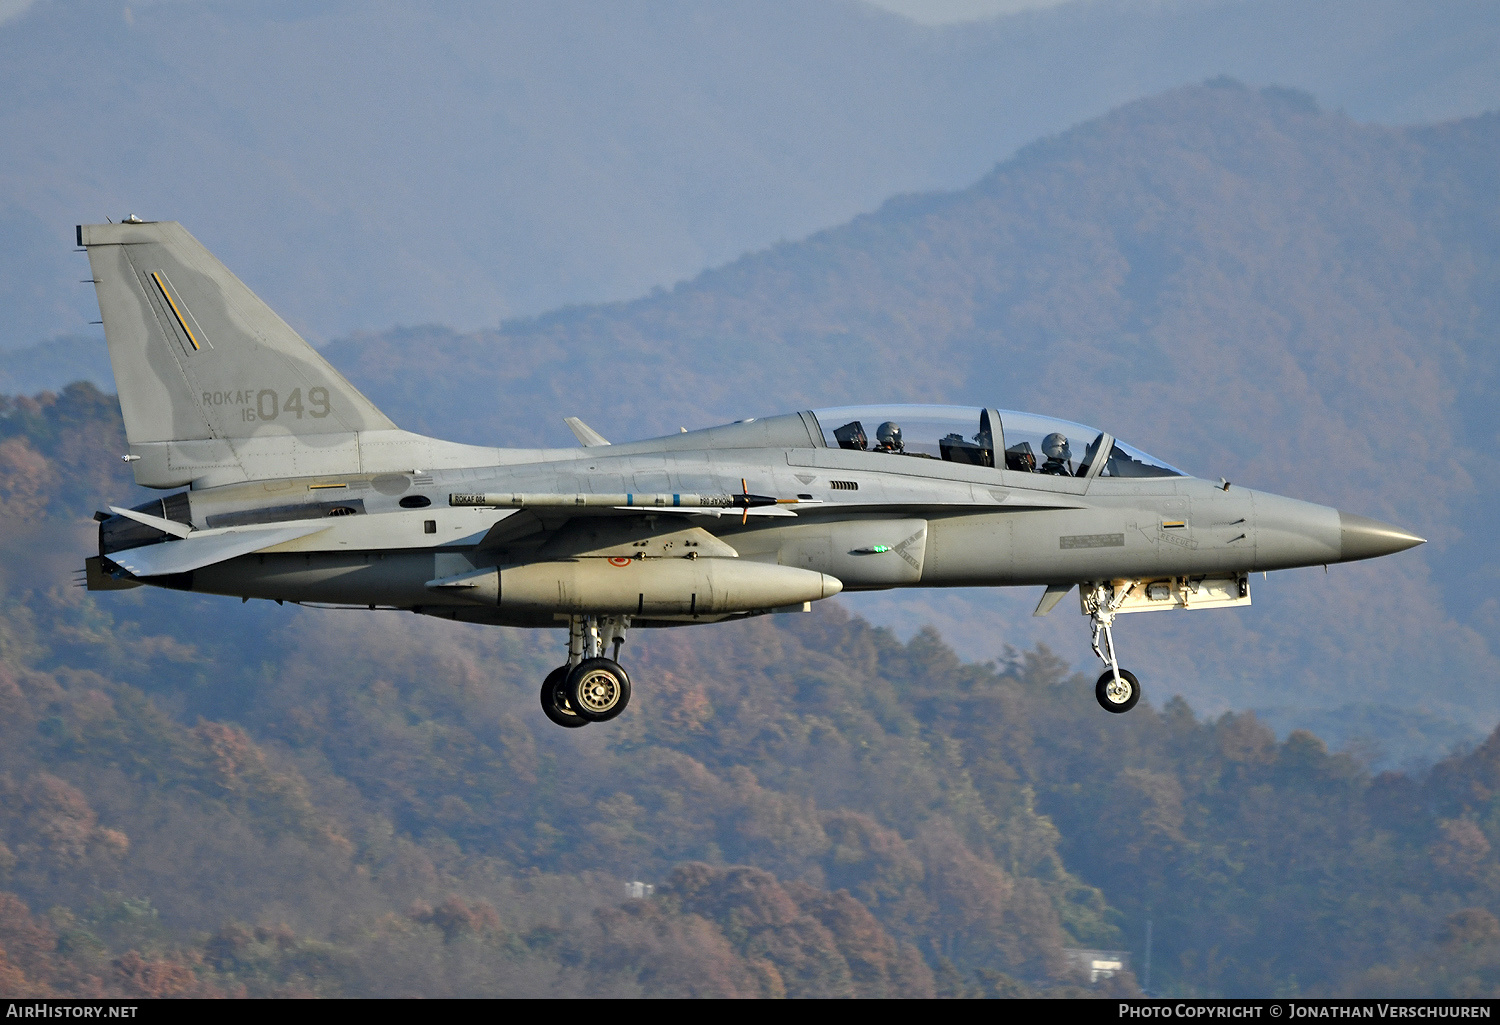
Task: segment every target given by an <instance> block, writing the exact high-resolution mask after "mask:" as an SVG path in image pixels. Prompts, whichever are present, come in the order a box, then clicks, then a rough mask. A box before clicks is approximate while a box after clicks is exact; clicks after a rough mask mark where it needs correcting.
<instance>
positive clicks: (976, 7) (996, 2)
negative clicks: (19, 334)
mask: <svg viewBox="0 0 1500 1025" xmlns="http://www.w3.org/2000/svg"><path fill="white" fill-rule="evenodd" d="M4 2H5V0H0V4H3V3H4ZM21 2H22V3H29V2H30V0H21ZM865 2H866V3H871V4H874V5H875V6H876V7H884V8H885V9H886V10H888V11H895V12H896V13H897V14H904V15H906V16H907V17H908V18H910V19H912V20H913V21H920V22H922V23H923V24H926V25H945V24H949V23H951V22H955V21H977V20H979V19H981V18H993V17H994V16H995V15H997V14H1014V13H1016V12H1017V11H1026V10H1031V9H1033V8H1037V7H1056V6H1057V5H1058V4H1062V3H1067V2H1068V0H865Z"/></svg>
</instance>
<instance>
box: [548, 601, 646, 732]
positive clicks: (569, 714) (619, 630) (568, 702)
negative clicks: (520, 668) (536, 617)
mask: <svg viewBox="0 0 1500 1025" xmlns="http://www.w3.org/2000/svg"><path fill="white" fill-rule="evenodd" d="M629 628H630V617H629V616H573V617H572V619H571V620H570V621H569V622H568V663H567V665H562V666H558V667H557V668H556V669H554V670H552V672H550V673H548V674H547V679H546V680H544V681H543V682H542V694H541V699H542V711H543V712H545V713H546V715H547V718H548V719H551V720H552V721H553V722H555V723H557V725H559V726H562V727H564V728H567V729H576V728H577V727H579V726H587V725H588V724H589V723H591V722H608V721H609V720H611V719H613V718H614V717H615V716H617V715H619V714H620V713H621V712H623V711H625V706H626V705H628V704H630V675H629V674H628V673H626V672H625V667H624V666H622V665H620V663H619V662H617V661H615V659H617V658H619V655H620V645H622V644H624V643H625V631H626V630H628V629H629ZM606 644H613V645H614V656H615V657H614V658H606V657H605V656H604V647H605V645H606Z"/></svg>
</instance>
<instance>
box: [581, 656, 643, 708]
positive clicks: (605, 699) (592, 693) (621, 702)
mask: <svg viewBox="0 0 1500 1025" xmlns="http://www.w3.org/2000/svg"><path fill="white" fill-rule="evenodd" d="M567 695H568V704H570V705H572V706H573V710H574V711H576V712H577V713H578V714H579V715H580V716H582V717H583V718H584V719H587V720H588V721H589V722H608V721H609V720H610V719H613V718H614V717H615V716H617V715H619V714H620V713H621V712H623V711H625V706H626V705H628V704H630V677H629V676H628V675H627V674H626V672H625V667H624V666H622V665H620V663H618V662H616V661H615V660H614V659H612V658H586V659H584V660H583V661H582V662H580V663H578V665H576V666H574V667H573V671H572V672H571V673H569V674H568V683H567Z"/></svg>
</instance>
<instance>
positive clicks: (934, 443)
mask: <svg viewBox="0 0 1500 1025" xmlns="http://www.w3.org/2000/svg"><path fill="white" fill-rule="evenodd" d="M813 415H814V416H815V417H817V419H818V426H819V428H821V430H822V432H823V442H824V444H826V445H827V446H828V447H829V448H846V449H855V450H858V451H865V452H881V453H885V454H887V455H894V456H905V457H907V458H912V459H936V460H942V461H945V462H950V463H965V464H968V465H970V466H997V465H999V462H1000V460H1002V459H1003V465H1004V466H1005V468H1006V469H1008V470H1013V471H1018V472H1022V473H1037V474H1046V475H1051V476H1057V477H1089V476H1096V475H1097V476H1101V477H1185V476H1187V474H1185V473H1183V472H1182V471H1181V470H1179V469H1177V468H1176V467H1175V466H1172V465H1171V464H1169V463H1166V462H1163V461H1162V460H1160V459H1157V458H1155V457H1154V456H1150V455H1147V454H1146V453H1145V452H1142V451H1141V450H1140V449H1138V448H1136V447H1134V446H1133V445H1127V444H1125V443H1124V442H1122V441H1115V440H1113V439H1110V442H1111V443H1110V447H1109V450H1108V452H1107V453H1106V455H1105V457H1104V465H1103V466H1102V467H1100V468H1098V469H1097V470H1095V468H1094V464H1095V463H1096V462H1097V461H1098V459H1099V450H1100V449H1101V448H1102V447H1103V443H1104V441H1105V440H1106V439H1107V438H1109V436H1108V435H1106V434H1105V433H1104V432H1103V431H1099V430H1095V429H1094V428H1092V427H1085V426H1084V425H1083V424H1076V423H1072V422H1070V421H1067V420H1058V419H1056V418H1054V417H1050V416H1038V415H1037V414H1035V413H1019V412H1015V411H1013V410H1003V409H1002V410H990V409H981V408H978V407H969V406H923V405H885V406H837V407H833V408H829V409H815V410H813ZM997 452H998V453H1000V454H1001V455H1000V459H997V455H996V454H997Z"/></svg>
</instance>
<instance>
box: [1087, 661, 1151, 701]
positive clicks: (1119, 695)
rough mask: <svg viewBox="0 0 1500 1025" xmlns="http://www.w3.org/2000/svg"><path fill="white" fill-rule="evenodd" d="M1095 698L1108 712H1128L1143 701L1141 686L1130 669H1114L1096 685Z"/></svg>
mask: <svg viewBox="0 0 1500 1025" xmlns="http://www.w3.org/2000/svg"><path fill="white" fill-rule="evenodd" d="M1116 674H1118V675H1116ZM1094 697H1096V698H1098V699H1099V707H1100V708H1102V709H1104V710H1105V711H1106V712H1128V711H1130V710H1131V709H1132V708H1134V707H1135V703H1136V702H1137V701H1139V700H1141V684H1140V681H1139V680H1137V679H1136V678H1135V674H1134V673H1132V672H1131V671H1130V670H1129V669H1119V668H1114V667H1112V668H1109V669H1106V670H1105V671H1104V673H1103V675H1101V676H1100V677H1099V682H1098V683H1096V684H1094Z"/></svg>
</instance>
